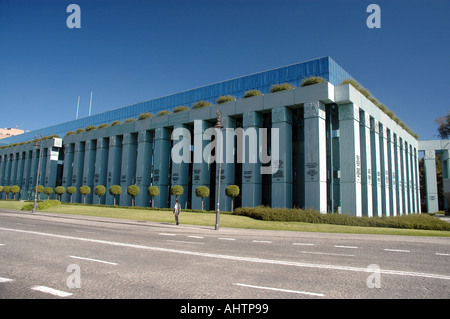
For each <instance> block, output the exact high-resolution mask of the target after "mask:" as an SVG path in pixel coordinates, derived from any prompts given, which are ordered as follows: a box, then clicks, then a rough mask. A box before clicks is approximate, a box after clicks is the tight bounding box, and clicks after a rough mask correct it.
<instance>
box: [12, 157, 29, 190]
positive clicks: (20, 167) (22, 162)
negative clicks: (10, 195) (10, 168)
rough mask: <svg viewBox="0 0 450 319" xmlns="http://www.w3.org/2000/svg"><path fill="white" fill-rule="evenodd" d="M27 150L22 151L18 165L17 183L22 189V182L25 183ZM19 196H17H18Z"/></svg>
mask: <svg viewBox="0 0 450 319" xmlns="http://www.w3.org/2000/svg"><path fill="white" fill-rule="evenodd" d="M25 154H26V153H25V152H23V151H21V152H20V153H19V163H18V166H17V176H16V183H15V184H16V185H18V186H19V187H20V189H21V190H22V183H23V175H24V168H25ZM16 198H17V197H16Z"/></svg>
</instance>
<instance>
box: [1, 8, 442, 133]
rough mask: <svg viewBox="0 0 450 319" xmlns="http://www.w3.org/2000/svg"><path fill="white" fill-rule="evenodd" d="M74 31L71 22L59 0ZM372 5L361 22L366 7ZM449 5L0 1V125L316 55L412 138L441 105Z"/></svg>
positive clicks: (61, 115)
mask: <svg viewBox="0 0 450 319" xmlns="http://www.w3.org/2000/svg"><path fill="white" fill-rule="evenodd" d="M71 3H75V4H78V5H79V6H80V8H81V29H69V28H67V25H66V19H67V17H68V16H69V13H66V8H67V6H68V5H69V4H71ZM370 3H376V4H378V5H379V6H380V8H381V29H369V28H368V27H367V26H366V19H367V17H368V15H369V13H367V12H366V8H367V6H368V5H369V4H370ZM449 15H450V1H448V0H428V1H425V0H420V1H419V0H389V1H380V0H371V1H365V0H332V1H329V0H316V1H312V0H311V1H300V0H277V1H275V0H272V1H265V0H240V1H239V0H209V1H207V0H189V1H188V0H185V1H172V0H165V1H162V0H161V1H137V0H127V1H125V0H120V1H119V0H117V1H112V0H91V1H82V0H71V1H64V0H48V1H41V0H33V1H25V0H0V127H16V126H17V127H19V128H23V129H25V130H34V129H38V128H42V127H46V126H50V125H54V124H59V123H62V122H66V121H70V120H73V119H75V114H76V103H77V98H78V96H80V97H81V98H80V110H79V117H84V116H87V115H88V111H89V97H90V92H91V91H93V92H94V97H93V107H92V113H93V114H95V113H100V112H104V111H107V110H110V109H114V108H118V107H123V106H126V105H130V104H134V103H137V102H141V101H146V100H150V99H153V98H157V97H161V96H164V95H168V94H171V93H176V92H179V91H184V90H187V89H191V88H195V87H198V86H203V85H207V84H210V83H213V82H218V81H222V80H226V79H229V78H234V77H238V76H242V75H246V74H250V73H255V72H259V71H263V70H267V69H271V68H275V67H279V66H283V65H288V64H292V63H296V62H301V61H305V60H309V59H313V58H317V57H322V56H331V57H332V58H333V59H334V60H335V61H336V62H337V63H338V64H340V65H341V66H342V67H343V68H344V69H345V70H346V71H348V72H349V73H350V74H352V76H353V77H354V78H355V79H357V80H358V81H359V82H360V83H361V84H362V85H363V86H365V87H366V88H368V89H369V90H370V91H371V92H372V94H373V95H374V96H375V97H376V98H377V99H378V100H379V101H380V102H382V103H384V104H385V105H386V106H387V107H388V108H389V109H391V110H392V111H394V112H395V113H396V114H397V116H398V117H400V119H401V120H402V121H403V122H405V123H406V124H407V125H408V126H409V127H410V128H411V129H412V131H414V132H415V133H417V134H418V135H419V137H420V139H422V140H426V139H436V138H437V137H436V136H437V133H436V127H437V126H436V124H435V122H434V120H435V118H436V117H438V116H443V115H445V114H447V113H448V112H449V111H450V95H449V92H450V79H449V75H450V61H449V57H450V41H449V40H448V34H449V31H450V18H449Z"/></svg>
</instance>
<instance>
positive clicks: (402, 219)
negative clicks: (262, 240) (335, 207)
mask: <svg viewBox="0 0 450 319" xmlns="http://www.w3.org/2000/svg"><path fill="white" fill-rule="evenodd" d="M233 214H234V215H240V216H247V217H251V218H254V219H259V220H267V221H283V222H303V223H319V224H333V225H345V226H362V227H389V228H409V229H425V230H442V231H450V223H448V222H446V221H442V220H440V219H438V218H435V217H433V216H429V215H427V214H411V215H402V216H392V217H354V216H349V215H344V214H321V213H319V212H318V211H315V210H312V209H297V208H293V209H288V208H270V207H265V206H258V207H240V208H237V209H236V210H235V211H234V213H233Z"/></svg>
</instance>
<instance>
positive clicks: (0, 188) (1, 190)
mask: <svg viewBox="0 0 450 319" xmlns="http://www.w3.org/2000/svg"><path fill="white" fill-rule="evenodd" d="M0 193H3V186H0ZM0 199H2V196H1V195H0Z"/></svg>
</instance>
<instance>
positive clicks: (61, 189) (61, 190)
mask: <svg viewBox="0 0 450 319" xmlns="http://www.w3.org/2000/svg"><path fill="white" fill-rule="evenodd" d="M65 192H66V189H65V187H64V186H57V187H56V188H55V193H56V194H57V195H58V196H59V200H60V201H61V195H63V194H64V193H65Z"/></svg>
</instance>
